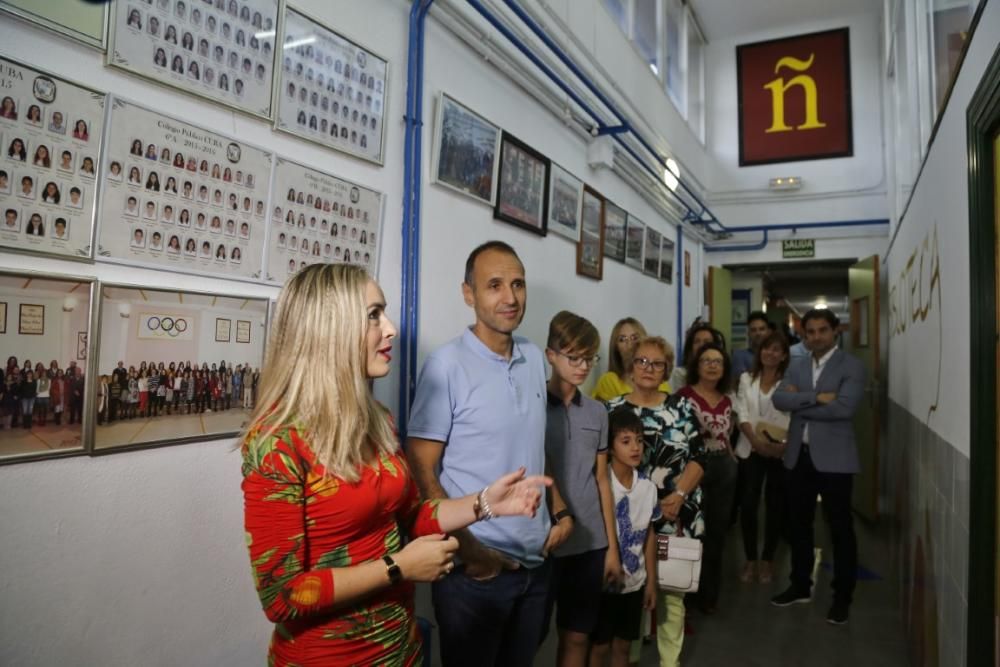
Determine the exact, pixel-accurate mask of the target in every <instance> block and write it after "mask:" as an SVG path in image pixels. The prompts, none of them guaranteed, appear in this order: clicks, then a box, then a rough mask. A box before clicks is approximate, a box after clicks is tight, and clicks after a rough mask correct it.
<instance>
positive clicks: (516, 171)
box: [493, 132, 549, 236]
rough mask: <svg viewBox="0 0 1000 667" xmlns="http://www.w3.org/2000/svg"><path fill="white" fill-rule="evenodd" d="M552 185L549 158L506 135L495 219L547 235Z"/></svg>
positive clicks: (504, 135)
mask: <svg viewBox="0 0 1000 667" xmlns="http://www.w3.org/2000/svg"><path fill="white" fill-rule="evenodd" d="M548 185H549V160H548V158H546V157H545V156H544V155H542V154H541V153H539V152H538V151H536V150H535V149H533V148H531V147H530V146H528V145H527V144H525V143H524V142H522V141H521V140H520V139H518V138H517V137H515V136H513V135H511V134H508V133H507V132H504V133H503V140H502V141H501V143H500V175H499V178H498V179H497V200H496V203H495V204H494V206H493V217H494V218H496V219H497V220H503V221H504V222H509V223H511V224H512V225H516V226H518V227H521V228H523V229H527V230H528V231H530V232H534V233H535V234H538V235H539V236H545V232H546V229H547V228H548V219H547V217H546V215H545V207H546V204H547V203H548V202H547V200H548Z"/></svg>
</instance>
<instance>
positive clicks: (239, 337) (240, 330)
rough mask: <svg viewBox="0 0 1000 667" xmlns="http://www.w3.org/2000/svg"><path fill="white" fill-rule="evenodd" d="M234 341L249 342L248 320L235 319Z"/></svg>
mask: <svg viewBox="0 0 1000 667" xmlns="http://www.w3.org/2000/svg"><path fill="white" fill-rule="evenodd" d="M236 342H237V343H249V342H250V320H236Z"/></svg>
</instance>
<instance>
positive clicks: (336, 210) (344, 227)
mask: <svg viewBox="0 0 1000 667" xmlns="http://www.w3.org/2000/svg"><path fill="white" fill-rule="evenodd" d="M382 199H383V195H382V193H380V192H378V191H377V190H372V189H371V188H367V187H365V186H363V185H359V184H357V183H353V182H351V181H348V180H345V179H343V178H340V177H339V176H334V175H333V174H327V173H324V172H322V171H318V170H316V169H312V168H310V167H306V166H304V165H301V164H298V163H297V162H292V161H291V160H286V159H285V158H282V157H279V158H278V160H277V164H276V166H275V169H274V196H273V201H272V206H271V209H272V210H271V220H270V224H269V227H270V234H269V236H268V247H267V252H268V254H267V279H268V280H270V281H274V282H278V283H283V282H285V280H287V279H288V278H289V277H291V276H292V274H294V273H295V272H296V271H298V270H299V269H301V268H303V267H305V266H306V265H308V264H315V263H316V262H323V263H345V264H358V265H360V266H363V267H365V268H366V269H368V271H369V272H370V273H371V274H372V275H378V261H379V249H380V247H381V240H382V233H381V228H380V227H381V222H382V208H383V207H382Z"/></svg>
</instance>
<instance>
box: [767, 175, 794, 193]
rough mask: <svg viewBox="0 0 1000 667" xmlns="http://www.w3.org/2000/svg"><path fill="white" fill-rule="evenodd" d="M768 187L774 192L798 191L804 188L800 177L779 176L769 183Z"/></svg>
mask: <svg viewBox="0 0 1000 667" xmlns="http://www.w3.org/2000/svg"><path fill="white" fill-rule="evenodd" d="M768 187H769V188H771V189H772V190H798V189H799V188H801V187H802V178H801V177H800V176H779V177H777V178H772V179H771V180H770V181H768Z"/></svg>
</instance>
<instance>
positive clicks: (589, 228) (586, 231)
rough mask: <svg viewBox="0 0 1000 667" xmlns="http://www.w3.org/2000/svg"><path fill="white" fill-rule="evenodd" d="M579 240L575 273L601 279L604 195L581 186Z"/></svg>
mask: <svg viewBox="0 0 1000 667" xmlns="http://www.w3.org/2000/svg"><path fill="white" fill-rule="evenodd" d="M580 226H581V227H582V229H581V230H580V242H579V243H577V244H576V273H577V275H580V276H587V277H588V278H595V279H597V280H601V279H602V278H603V277H604V252H603V249H604V197H602V196H601V195H600V193H598V192H597V191H596V190H594V189H592V188H591V187H590V186H587V185H585V186H583V215H582V218H581V225H580Z"/></svg>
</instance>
